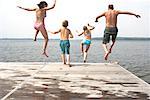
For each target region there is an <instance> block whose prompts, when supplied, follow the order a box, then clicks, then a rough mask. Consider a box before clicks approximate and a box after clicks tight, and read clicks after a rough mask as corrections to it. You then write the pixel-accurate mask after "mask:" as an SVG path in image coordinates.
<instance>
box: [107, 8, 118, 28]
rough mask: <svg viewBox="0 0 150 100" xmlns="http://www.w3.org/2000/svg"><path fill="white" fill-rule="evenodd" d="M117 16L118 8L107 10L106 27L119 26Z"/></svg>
mask: <svg viewBox="0 0 150 100" xmlns="http://www.w3.org/2000/svg"><path fill="white" fill-rule="evenodd" d="M117 16H118V13H117V11H116V10H108V11H107V12H105V18H106V27H117Z"/></svg>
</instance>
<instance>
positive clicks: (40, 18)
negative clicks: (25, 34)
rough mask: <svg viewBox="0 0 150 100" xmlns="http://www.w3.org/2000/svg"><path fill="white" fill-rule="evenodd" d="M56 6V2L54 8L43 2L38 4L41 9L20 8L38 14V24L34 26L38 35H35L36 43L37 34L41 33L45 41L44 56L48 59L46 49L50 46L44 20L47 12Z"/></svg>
mask: <svg viewBox="0 0 150 100" xmlns="http://www.w3.org/2000/svg"><path fill="white" fill-rule="evenodd" d="M55 4H56V0H55V1H54V4H53V6H52V7H50V8H48V7H47V6H48V4H47V3H46V2H45V1H41V2H40V3H39V4H37V5H38V7H39V8H34V9H30V8H23V7H20V6H18V7H19V8H20V9H23V10H27V11H35V12H36V22H35V24H34V28H35V29H36V34H35V39H34V41H36V37H37V34H38V32H39V31H40V32H41V33H42V35H43V37H44V40H45V44H44V50H43V55H45V56H46V57H48V55H47V53H46V48H47V44H48V35H47V31H46V28H45V23H44V20H45V17H46V11H47V10H51V9H53V8H54V7H55Z"/></svg>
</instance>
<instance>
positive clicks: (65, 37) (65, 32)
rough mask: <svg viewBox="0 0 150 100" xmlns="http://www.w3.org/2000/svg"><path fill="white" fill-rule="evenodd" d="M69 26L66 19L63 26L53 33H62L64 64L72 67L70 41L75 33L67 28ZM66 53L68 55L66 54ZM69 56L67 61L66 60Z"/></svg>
mask: <svg viewBox="0 0 150 100" xmlns="http://www.w3.org/2000/svg"><path fill="white" fill-rule="evenodd" d="M67 26H68V21H67V20H65V21H63V22H62V28H61V29H59V30H58V31H56V32H51V33H53V34H57V33H60V48H61V51H62V55H61V56H62V61H63V64H68V65H69V67H71V65H70V42H69V38H73V35H72V33H71V31H70V29H68V28H67ZM65 55H66V56H65ZM66 58H67V61H66Z"/></svg>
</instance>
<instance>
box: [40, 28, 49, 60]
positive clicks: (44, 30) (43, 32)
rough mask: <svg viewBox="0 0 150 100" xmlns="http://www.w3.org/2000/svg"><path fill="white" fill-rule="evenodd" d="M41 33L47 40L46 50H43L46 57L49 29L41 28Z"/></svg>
mask: <svg viewBox="0 0 150 100" xmlns="http://www.w3.org/2000/svg"><path fill="white" fill-rule="evenodd" d="M40 31H41V33H42V35H43V37H44V41H45V44H44V50H43V55H45V56H46V57H48V55H47V53H46V48H47V44H48V35H47V31H46V29H45V28H42V29H41V30H40Z"/></svg>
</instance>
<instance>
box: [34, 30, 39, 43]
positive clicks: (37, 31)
mask: <svg viewBox="0 0 150 100" xmlns="http://www.w3.org/2000/svg"><path fill="white" fill-rule="evenodd" d="M38 33H39V30H36V33H35V37H34V41H36V38H37V35H38Z"/></svg>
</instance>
